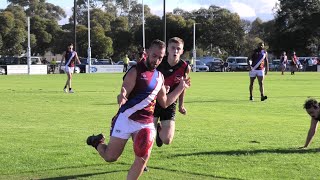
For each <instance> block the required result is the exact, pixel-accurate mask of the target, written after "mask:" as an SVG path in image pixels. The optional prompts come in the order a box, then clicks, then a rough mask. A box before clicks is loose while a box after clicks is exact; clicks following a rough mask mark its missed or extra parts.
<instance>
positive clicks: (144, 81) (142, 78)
mask: <svg viewBox="0 0 320 180" xmlns="http://www.w3.org/2000/svg"><path fill="white" fill-rule="evenodd" d="M136 69H137V78H136V84H135V87H134V88H133V90H132V91H131V93H130V94H129V97H128V101H127V102H126V103H125V104H124V105H122V106H121V108H120V110H119V112H120V113H123V114H125V115H126V116H127V117H129V118H130V119H132V120H133V121H137V122H140V123H152V122H153V112H154V108H155V104H156V99H157V95H158V92H159V91H160V90H161V87H162V85H163V81H164V79H163V76H162V74H161V73H160V72H159V71H157V70H153V71H150V70H148V69H147V67H146V66H145V64H144V61H140V62H139V63H138V64H137V65H136ZM129 71H130V70H129Z"/></svg>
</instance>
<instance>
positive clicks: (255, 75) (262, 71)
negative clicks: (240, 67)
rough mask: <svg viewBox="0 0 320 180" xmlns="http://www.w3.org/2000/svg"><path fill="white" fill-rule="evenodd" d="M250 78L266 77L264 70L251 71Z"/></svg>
mask: <svg viewBox="0 0 320 180" xmlns="http://www.w3.org/2000/svg"><path fill="white" fill-rule="evenodd" d="M249 76H250V77H257V76H260V77H263V76H264V70H251V71H249Z"/></svg>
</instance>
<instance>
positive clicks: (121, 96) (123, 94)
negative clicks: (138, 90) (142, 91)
mask: <svg viewBox="0 0 320 180" xmlns="http://www.w3.org/2000/svg"><path fill="white" fill-rule="evenodd" d="M126 95H127V90H126V89H125V88H124V87H122V88H121V92H120V94H119V95H118V96H117V100H118V104H119V107H121V106H122V105H123V104H125V103H126V102H127V101H128V99H127V97H126Z"/></svg>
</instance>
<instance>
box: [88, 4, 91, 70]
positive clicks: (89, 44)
mask: <svg viewBox="0 0 320 180" xmlns="http://www.w3.org/2000/svg"><path fill="white" fill-rule="evenodd" d="M87 3H88V60H87V62H88V63H89V73H91V43H90V42H91V39H90V4H89V0H87Z"/></svg>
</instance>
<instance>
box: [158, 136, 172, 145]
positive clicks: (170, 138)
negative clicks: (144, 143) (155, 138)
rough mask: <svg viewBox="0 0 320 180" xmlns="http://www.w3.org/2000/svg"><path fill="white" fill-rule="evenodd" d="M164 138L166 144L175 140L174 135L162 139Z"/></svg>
mask: <svg viewBox="0 0 320 180" xmlns="http://www.w3.org/2000/svg"><path fill="white" fill-rule="evenodd" d="M161 140H162V142H163V143H164V144H167V145H168V144H171V143H172V141H173V137H165V138H163V139H161Z"/></svg>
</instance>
